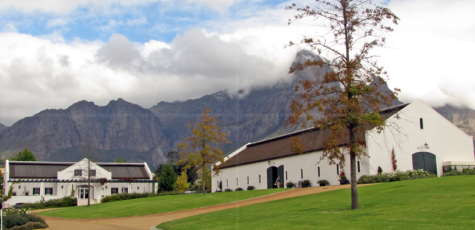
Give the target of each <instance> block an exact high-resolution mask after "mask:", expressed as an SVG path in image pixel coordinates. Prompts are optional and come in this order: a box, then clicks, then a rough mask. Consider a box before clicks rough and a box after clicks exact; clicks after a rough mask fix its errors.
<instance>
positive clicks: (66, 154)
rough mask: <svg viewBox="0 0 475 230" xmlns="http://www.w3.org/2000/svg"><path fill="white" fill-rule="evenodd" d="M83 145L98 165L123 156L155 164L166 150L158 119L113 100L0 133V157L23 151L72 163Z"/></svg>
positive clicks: (51, 113) (49, 113) (44, 115)
mask: <svg viewBox="0 0 475 230" xmlns="http://www.w3.org/2000/svg"><path fill="white" fill-rule="evenodd" d="M88 143H90V144H91V145H92V146H93V147H94V148H95V149H96V152H97V158H98V159H97V160H99V161H111V160H113V158H115V157H116V156H125V157H126V158H127V159H128V160H129V161H135V162H143V161H147V162H149V163H152V164H153V165H155V164H157V163H158V162H159V161H161V160H164V153H165V152H167V151H169V146H168V143H167V138H166V137H165V135H164V134H163V132H162V126H161V123H160V120H159V119H158V118H157V117H156V116H155V115H154V114H153V113H152V112H150V110H147V109H144V108H142V107H140V106H138V105H135V104H132V103H129V102H126V101H124V100H122V99H118V100H117V101H110V102H109V104H108V105H106V106H97V105H95V104H94V103H93V102H87V101H80V102H77V103H75V104H73V105H71V106H70V107H69V108H67V109H64V110H63V109H59V110H55V109H52V110H44V111H42V112H40V113H38V114H36V115H34V116H32V117H27V118H24V119H22V120H20V121H18V122H16V123H15V124H14V125H12V126H11V127H8V128H7V129H6V130H4V131H3V132H2V133H1V134H0V154H2V155H6V156H9V155H11V154H13V153H16V152H18V151H20V150H21V149H23V148H24V147H27V148H28V149H30V150H32V151H33V152H34V153H35V155H36V156H37V158H38V159H40V160H53V161H63V160H64V161H74V160H79V159H81V158H83V157H84V154H83V151H82V149H83V147H84V146H85V145H87V144H88Z"/></svg>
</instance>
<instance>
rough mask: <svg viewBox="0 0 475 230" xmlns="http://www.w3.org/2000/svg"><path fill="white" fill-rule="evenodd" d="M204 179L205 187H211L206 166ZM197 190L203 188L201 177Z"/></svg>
mask: <svg viewBox="0 0 475 230" xmlns="http://www.w3.org/2000/svg"><path fill="white" fill-rule="evenodd" d="M201 173H203V172H201ZM202 178H203V177H202ZM204 181H205V188H210V189H211V172H210V170H209V169H208V168H206V169H205V172H204ZM198 190H203V179H201V180H199V181H198Z"/></svg>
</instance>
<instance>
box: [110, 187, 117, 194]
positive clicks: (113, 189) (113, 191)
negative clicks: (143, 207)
mask: <svg viewBox="0 0 475 230" xmlns="http://www.w3.org/2000/svg"><path fill="white" fill-rule="evenodd" d="M117 193H119V188H111V194H117Z"/></svg>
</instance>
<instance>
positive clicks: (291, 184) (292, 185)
mask: <svg viewBox="0 0 475 230" xmlns="http://www.w3.org/2000/svg"><path fill="white" fill-rule="evenodd" d="M285 185H286V186H287V188H293V187H295V183H294V182H292V181H289V182H287V184H285Z"/></svg>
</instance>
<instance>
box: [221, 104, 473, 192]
mask: <svg viewBox="0 0 475 230" xmlns="http://www.w3.org/2000/svg"><path fill="white" fill-rule="evenodd" d="M380 114H381V115H382V116H383V117H385V118H386V124H387V125H390V126H391V127H392V128H393V129H390V128H386V129H385V130H384V131H383V132H381V133H378V132H377V131H376V129H372V130H368V131H366V132H365V134H364V138H365V142H366V145H365V148H366V153H367V156H365V157H361V158H359V159H357V174H358V175H357V178H359V177H360V176H362V175H375V174H377V169H378V167H381V168H382V169H383V171H384V172H392V171H393V163H392V162H393V161H392V158H391V157H392V153H391V152H392V150H393V149H394V153H395V156H396V160H397V170H401V171H406V170H413V169H424V170H426V171H429V172H431V173H434V174H437V175H438V176H441V175H442V174H443V172H444V171H446V170H447V169H448V167H452V168H458V169H461V168H463V167H472V168H473V167H475V161H474V160H475V159H474V147H473V139H472V137H471V136H468V135H467V134H465V133H464V132H463V131H462V130H460V129H458V128H457V127H456V126H455V125H453V124H452V123H451V122H450V121H448V120H446V119H445V118H444V117H443V116H441V115H440V114H439V113H437V112H436V111H435V110H434V109H432V108H431V107H430V106H428V105H426V104H424V103H423V102H422V101H419V100H417V101H415V102H413V103H410V104H404V105H399V106H395V107H391V108H388V109H385V110H382V111H380ZM394 128H396V129H394ZM395 130H399V131H395ZM326 135H328V131H325V130H315V129H306V130H302V131H298V132H294V133H289V134H286V135H282V136H278V137H275V138H271V139H267V140H263V141H259V142H255V143H250V144H247V145H245V146H243V147H241V148H240V149H238V150H236V151H235V152H234V153H232V154H231V155H229V157H227V158H226V159H225V165H222V166H221V169H222V171H221V173H220V174H219V175H217V176H213V178H212V191H216V190H219V185H220V184H221V186H222V189H223V190H224V189H227V188H228V189H232V190H235V189H236V188H242V189H246V188H247V186H254V187H255V188H256V189H268V188H275V187H276V186H275V181H276V179H277V176H280V178H282V182H283V185H285V184H286V182H289V181H291V182H294V183H298V182H301V181H303V180H310V183H311V186H318V184H317V181H319V180H327V181H329V182H330V185H336V184H339V174H340V170H341V169H340V167H339V165H329V164H328V161H327V160H326V159H323V160H321V156H322V152H323V139H324V138H325V136H326ZM294 136H298V137H299V138H300V139H301V141H302V143H303V145H304V146H303V147H304V153H303V154H298V153H293V152H292V151H291V148H290V138H291V137H294ZM346 144H347V143H344V142H342V143H341V146H342V147H343V146H345V145H346ZM346 157H347V158H346V162H347V163H346V164H345V166H344V168H343V170H344V171H345V172H346V173H347V175H348V174H349V172H350V165H349V156H346ZM348 177H349V175H348Z"/></svg>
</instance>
